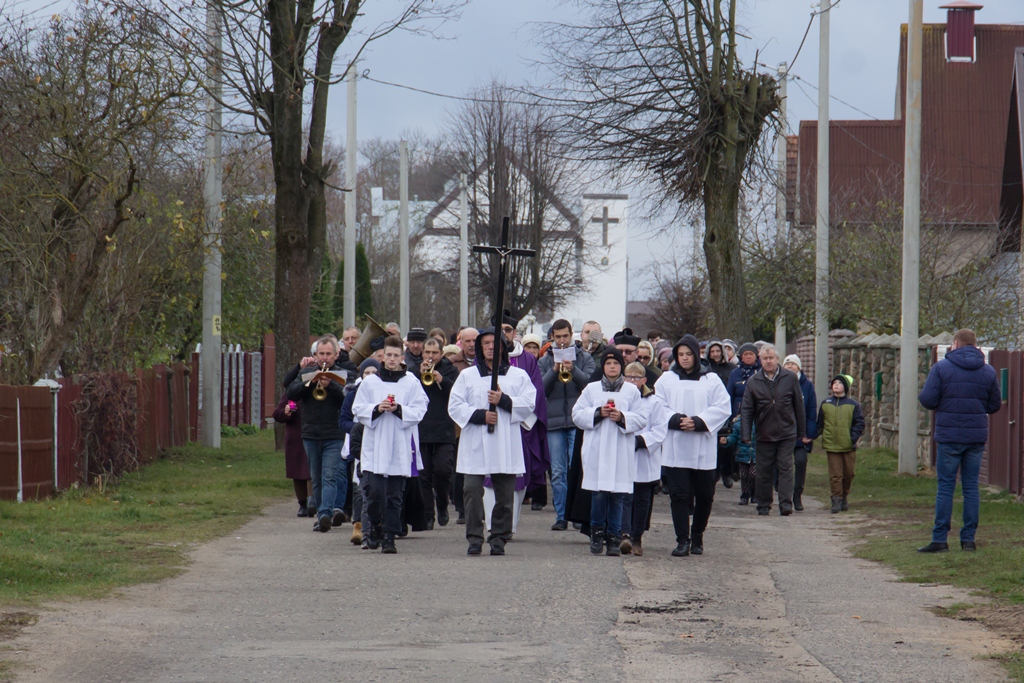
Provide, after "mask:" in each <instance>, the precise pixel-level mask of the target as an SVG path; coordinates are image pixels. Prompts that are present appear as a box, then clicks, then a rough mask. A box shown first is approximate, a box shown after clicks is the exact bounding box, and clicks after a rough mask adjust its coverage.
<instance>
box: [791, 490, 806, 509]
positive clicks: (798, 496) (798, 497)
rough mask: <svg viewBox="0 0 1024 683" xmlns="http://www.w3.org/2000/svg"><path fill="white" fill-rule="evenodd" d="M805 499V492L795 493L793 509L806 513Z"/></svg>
mask: <svg viewBox="0 0 1024 683" xmlns="http://www.w3.org/2000/svg"><path fill="white" fill-rule="evenodd" d="M803 497H804V492H803V491H794V492H793V509H794V510H796V511H797V512H803V511H804V500H803Z"/></svg>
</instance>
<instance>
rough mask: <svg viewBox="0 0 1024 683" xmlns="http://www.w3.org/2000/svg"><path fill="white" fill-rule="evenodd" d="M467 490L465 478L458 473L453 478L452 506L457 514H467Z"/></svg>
mask: <svg viewBox="0 0 1024 683" xmlns="http://www.w3.org/2000/svg"><path fill="white" fill-rule="evenodd" d="M454 462H455V466H456V467H458V465H459V440H458V439H455V458H454ZM465 488H466V480H465V477H464V476H463V475H462V474H461V473H460V472H456V473H455V476H453V477H452V505H454V506H455V511H456V512H457V513H459V514H460V515H461V514H465V512H466V506H465V504H463V502H462V492H463V490H464V489H465Z"/></svg>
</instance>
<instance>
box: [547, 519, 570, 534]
mask: <svg viewBox="0 0 1024 683" xmlns="http://www.w3.org/2000/svg"><path fill="white" fill-rule="evenodd" d="M568 528H569V523H568V522H567V521H565V520H564V519H558V520H555V523H554V524H552V525H551V530H552V531H565V530H566V529H568Z"/></svg>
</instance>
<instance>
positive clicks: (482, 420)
mask: <svg viewBox="0 0 1024 683" xmlns="http://www.w3.org/2000/svg"><path fill="white" fill-rule="evenodd" d="M496 343H497V344H498V349H499V351H500V354H501V355H500V362H499V363H498V390H497V391H491V372H492V367H491V365H492V362H493V359H494V345H495V344H496ZM536 401H537V389H536V388H535V387H534V386H533V382H532V381H531V380H530V376H529V375H527V374H526V372H524V371H523V370H521V369H519V368H517V367H512V366H510V365H509V361H508V349H507V348H506V346H505V344H504V342H503V341H502V340H501V339H500V338H496V337H495V335H494V328H488V329H485V330H481V332H480V334H479V336H478V337H477V338H476V365H474V366H472V367H470V368H467V369H466V370H464V371H463V372H462V373H460V374H459V378H458V379H457V380H456V381H455V386H453V387H452V393H451V398H449V399H448V413H449V415H451V417H452V419H453V420H455V424H457V425H459V427H461V428H462V435H461V437H460V438H459V453H458V458H457V465H456V471H457V472H460V473H461V474H462V475H463V476H464V481H465V485H464V490H463V502H464V505H465V510H466V540H467V541H468V542H469V548H468V550H467V551H466V552H467V554H469V555H479V554H480V553H481V551H482V548H483V542H484V498H483V497H484V478H485V477H490V479H491V482H492V484H493V486H494V497H495V502H494V508H493V511H492V513H491V530H490V533H489V534H488V536H487V543H488V544H489V545H490V546H491V555H504V554H505V544H506V543H507V542H508V540H509V539H510V538H511V537H512V505H513V500H514V498H515V487H516V475H522V474H525V473H526V462H525V460H524V458H523V439H522V436H521V434H520V424H521V423H522V422H523V421H524V420H526V419H528V418H529V416H530V415H532V414H533V409H534V407H535V404H536ZM492 406H493V408H494V409H493V410H492V409H490V408H491V407H492ZM488 425H494V432H493V433H488V431H487V426H488Z"/></svg>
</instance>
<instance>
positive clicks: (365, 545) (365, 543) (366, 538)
mask: <svg viewBox="0 0 1024 683" xmlns="http://www.w3.org/2000/svg"><path fill="white" fill-rule="evenodd" d="M359 548H360V550H369V549H370V537H369V536H363V540H362V542H361V543H360V544H359Z"/></svg>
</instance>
